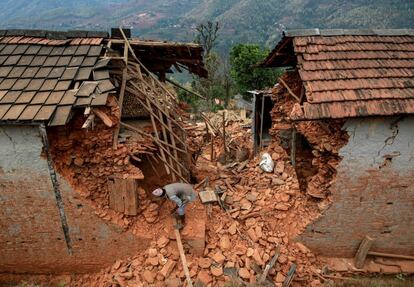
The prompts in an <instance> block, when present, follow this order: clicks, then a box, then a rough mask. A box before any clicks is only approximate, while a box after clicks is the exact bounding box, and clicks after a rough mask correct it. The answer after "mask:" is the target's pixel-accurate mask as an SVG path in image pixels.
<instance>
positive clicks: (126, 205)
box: [109, 178, 138, 215]
mask: <svg viewBox="0 0 414 287" xmlns="http://www.w3.org/2000/svg"><path fill="white" fill-rule="evenodd" d="M109 207H110V208H111V209H113V210H115V211H118V212H122V213H124V214H126V215H137V214H138V194H137V183H136V180H135V179H130V178H127V179H122V178H114V179H113V181H112V180H110V181H109Z"/></svg>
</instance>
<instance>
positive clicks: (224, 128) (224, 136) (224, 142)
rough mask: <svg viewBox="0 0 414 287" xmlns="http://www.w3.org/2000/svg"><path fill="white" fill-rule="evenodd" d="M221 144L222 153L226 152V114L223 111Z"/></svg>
mask: <svg viewBox="0 0 414 287" xmlns="http://www.w3.org/2000/svg"><path fill="white" fill-rule="evenodd" d="M223 146H224V154H226V153H227V147H226V115H225V114H224V111H223Z"/></svg>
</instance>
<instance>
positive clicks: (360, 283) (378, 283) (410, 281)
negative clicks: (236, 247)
mask: <svg viewBox="0 0 414 287" xmlns="http://www.w3.org/2000/svg"><path fill="white" fill-rule="evenodd" d="M242 286H244V285H240V284H239V283H237V282H227V283H226V284H225V285H224V286H223V287H242ZM248 286H249V287H264V285H259V284H253V285H248ZM325 286H326V287H414V278H413V277H406V276H404V275H397V276H390V277H383V276H381V277H379V278H360V279H357V280H355V281H354V280H352V281H350V280H349V281H335V282H334V281H329V282H326V283H325Z"/></svg>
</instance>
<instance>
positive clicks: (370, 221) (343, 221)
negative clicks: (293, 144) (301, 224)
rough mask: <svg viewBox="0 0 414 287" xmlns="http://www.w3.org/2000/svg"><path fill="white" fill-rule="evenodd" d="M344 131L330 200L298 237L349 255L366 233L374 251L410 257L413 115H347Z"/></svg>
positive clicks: (413, 247)
mask: <svg viewBox="0 0 414 287" xmlns="http://www.w3.org/2000/svg"><path fill="white" fill-rule="evenodd" d="M344 129H345V130H346V131H347V132H348V134H349V142H348V143H347V144H346V145H345V146H344V147H343V148H342V149H340V151H339V155H340V156H341V157H342V158H343V159H342V161H341V162H340V163H339V166H338V168H337V172H338V173H337V176H336V180H335V182H334V183H333V185H332V187H331V188H330V191H331V193H332V202H333V203H332V204H331V206H330V207H329V208H328V209H327V210H325V212H324V213H323V215H322V216H321V217H320V218H319V219H318V220H317V221H315V222H313V223H312V224H310V225H309V226H307V228H306V231H305V232H304V233H303V234H302V235H301V236H300V240H301V241H302V242H303V243H305V244H306V245H307V246H308V247H310V248H311V249H313V251H316V252H317V253H319V254H321V255H326V256H331V257H334V256H335V257H353V256H354V255H355V253H356V251H357V248H358V246H359V244H360V242H361V240H362V239H363V238H364V236H365V235H369V236H371V237H373V238H374V239H375V243H374V245H373V247H372V250H375V251H379V252H390V253H397V254H411V255H414V213H413V212H412V211H413V207H414V196H413V195H414V167H413V164H412V162H413V159H414V133H413V130H414V117H413V116H407V117H403V118H397V117H389V118H384V117H382V118H380V117H378V118H364V119H362V118H361V119H350V120H348V121H347V122H346V124H345V126H344Z"/></svg>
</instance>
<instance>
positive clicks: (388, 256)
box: [368, 251, 414, 260]
mask: <svg viewBox="0 0 414 287" xmlns="http://www.w3.org/2000/svg"><path fill="white" fill-rule="evenodd" d="M368 255H371V256H378V257H386V258H395V259H403V260H414V256H409V255H400V254H391V253H383V252H375V251H369V252H368Z"/></svg>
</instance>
